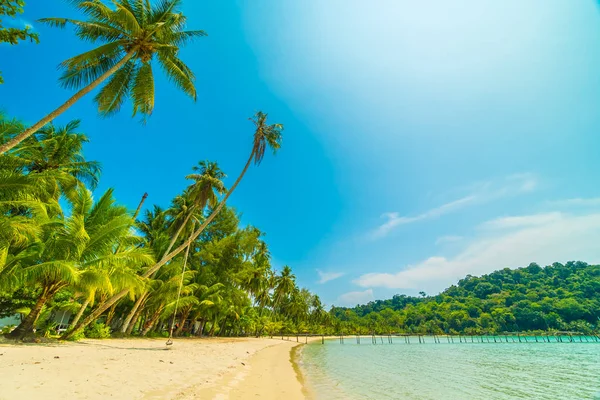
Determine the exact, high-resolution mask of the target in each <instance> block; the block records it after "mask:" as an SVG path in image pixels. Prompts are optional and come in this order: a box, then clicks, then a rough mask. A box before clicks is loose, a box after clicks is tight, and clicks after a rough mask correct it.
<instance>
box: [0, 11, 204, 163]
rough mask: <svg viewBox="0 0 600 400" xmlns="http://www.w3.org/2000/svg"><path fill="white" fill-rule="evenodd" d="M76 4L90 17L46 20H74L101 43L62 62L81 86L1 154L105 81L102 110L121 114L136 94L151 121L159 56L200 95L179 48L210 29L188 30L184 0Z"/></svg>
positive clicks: (171, 74) (136, 108)
mask: <svg viewBox="0 0 600 400" xmlns="http://www.w3.org/2000/svg"><path fill="white" fill-rule="evenodd" d="M72 4H73V5H74V6H75V7H76V8H77V9H78V10H79V11H81V12H82V13H83V14H85V15H86V17H87V20H85V21H83V20H75V19H69V18H44V19H41V20H40V22H43V23H46V24H48V25H50V26H53V27H59V28H64V27H65V26H67V25H73V26H74V28H75V34H76V35H77V37H79V38H80V39H82V40H85V41H87V42H90V43H94V44H96V43H99V44H100V46H98V47H96V48H94V49H93V50H90V51H87V52H85V53H83V54H79V55H77V56H75V57H72V58H69V59H68V60H65V61H63V62H62V63H61V64H60V68H61V69H63V71H64V72H63V74H62V76H61V77H60V81H61V83H62V85H63V86H64V87H66V88H68V89H79V90H78V91H77V93H75V94H74V95H73V96H72V97H71V98H69V99H68V100H67V101H66V102H65V103H64V104H62V105H61V106H60V107H58V108H57V109H55V110H54V111H52V112H51V113H50V114H48V115H46V116H45V117H44V118H42V119H41V120H40V121H38V122H37V123H35V124H34V125H32V126H31V127H29V128H27V129H25V130H23V131H22V132H21V133H19V134H17V135H16V136H14V137H12V138H11V139H10V140H8V141H6V142H4V143H3V144H2V145H1V146H0V154H3V153H5V152H7V151H8V150H10V149H12V148H13V147H15V146H16V145H17V144H19V143H20V142H22V141H23V140H24V139H26V138H28V137H29V136H31V135H32V134H34V133H35V132H37V131H38V130H39V129H40V128H42V127H43V126H44V125H46V124H47V123H49V122H51V121H52V120H54V119H55V118H56V117H57V116H59V115H60V114H62V113H63V112H65V111H66V110H67V109H69V107H71V106H72V105H73V104H75V103H76V102H77V101H78V100H79V99H81V98H82V97H83V96H85V95H86V94H88V93H90V92H91V91H92V90H94V89H95V88H96V87H98V86H99V85H101V84H102V83H104V82H106V84H105V85H104V86H103V87H102V89H101V90H100V91H99V92H98V94H97V95H96V97H95V98H94V100H95V102H96V103H97V105H98V111H99V113H100V115H102V116H109V115H112V114H114V113H116V112H117V111H119V110H120V108H121V106H122V105H123V103H124V101H125V100H126V99H127V98H131V101H132V103H133V114H134V115H135V114H137V113H140V114H142V116H143V118H144V120H145V118H147V117H148V116H149V115H150V114H152V110H153V109H154V73H153V69H152V64H153V61H157V63H158V65H160V67H161V68H162V70H163V71H164V72H165V74H166V75H167V77H168V78H169V80H171V82H172V83H173V84H174V85H175V86H177V87H178V88H179V89H181V90H183V91H184V92H185V93H186V94H187V95H188V96H190V97H192V98H193V99H194V100H195V99H196V89H195V87H194V79H195V77H194V74H193V73H192V71H191V70H190V68H189V67H188V66H187V65H185V63H184V62H183V61H182V60H181V59H179V49H180V47H182V46H184V45H186V44H187V43H189V42H190V41H192V40H193V39H195V38H198V37H202V36H205V35H206V33H205V32H203V31H198V30H196V31H185V30H184V28H185V25H186V17H185V16H184V15H183V14H182V13H181V12H179V11H178V10H179V8H180V6H181V0H162V1H158V2H155V4H154V5H153V4H151V3H150V1H147V0H113V1H112V7H110V6H108V5H106V4H104V2H103V1H102V0H88V1H84V0H73V1H72Z"/></svg>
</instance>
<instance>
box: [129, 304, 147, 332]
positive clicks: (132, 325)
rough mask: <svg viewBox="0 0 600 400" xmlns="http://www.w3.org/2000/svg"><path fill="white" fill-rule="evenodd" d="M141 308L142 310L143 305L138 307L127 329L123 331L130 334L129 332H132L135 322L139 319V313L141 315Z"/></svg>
mask: <svg viewBox="0 0 600 400" xmlns="http://www.w3.org/2000/svg"><path fill="white" fill-rule="evenodd" d="M142 310H143V306H140V307H138V310H137V312H136V313H135V314H134V315H133V318H132V319H131V322H130V323H129V326H128V327H127V330H126V331H125V333H126V334H128V335H131V332H133V329H134V328H135V324H137V322H138V320H139V319H140V315H142Z"/></svg>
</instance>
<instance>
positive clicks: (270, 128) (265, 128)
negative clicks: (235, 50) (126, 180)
mask: <svg viewBox="0 0 600 400" xmlns="http://www.w3.org/2000/svg"><path fill="white" fill-rule="evenodd" d="M250 120H251V121H252V122H253V123H254V126H255V130H254V138H253V143H252V151H251V152H250V157H249V158H248V161H247V162H246V165H245V166H244V169H243V170H242V172H241V173H240V175H239V176H238V178H237V179H236V181H235V182H234V183H233V185H232V186H231V188H230V189H229V190H228V191H227V194H225V197H223V200H221V202H219V204H218V205H217V206H216V207H215V208H214V209H213V211H212V213H211V214H210V215H209V216H208V217H207V218H206V219H205V220H204V222H202V224H201V225H200V227H199V228H198V229H197V230H196V231H195V232H194V233H193V234H191V235H190V237H189V238H188V239H187V240H186V241H185V242H184V243H182V244H181V245H179V246H178V247H177V248H176V249H175V250H173V251H171V252H170V253H168V254H166V255H164V256H163V257H162V258H161V260H160V261H159V262H157V263H156V264H154V265H153V266H152V267H150V268H149V269H148V270H147V271H146V272H145V273H144V274H143V277H145V278H147V277H149V276H151V275H152V274H154V273H155V272H156V271H158V270H159V269H160V267H162V266H163V265H165V264H166V263H168V262H169V261H170V260H171V259H172V258H173V257H175V256H176V255H178V254H179V253H181V252H182V251H183V250H185V248H186V247H187V246H188V245H189V244H190V243H192V242H193V241H194V240H196V238H197V237H198V236H200V234H201V233H202V232H203V231H204V230H205V229H206V227H207V226H208V224H210V222H211V221H212V220H213V219H214V218H215V217H216V216H217V214H218V213H219V212H220V211H221V209H222V208H223V207H224V206H225V203H226V202H227V200H228V199H229V197H230V196H231V194H232V193H233V192H234V190H235V189H236V187H237V186H238V185H239V184H240V182H241V180H242V178H243V177H244V175H245V174H246V171H247V170H248V168H249V167H250V165H251V164H252V162H253V161H254V163H255V165H260V163H261V161H262V160H263V157H264V154H265V150H266V148H267V147H270V148H271V150H272V151H273V153H276V152H277V150H279V148H280V147H281V131H282V130H283V125H281V124H271V125H269V124H267V114H265V113H263V112H261V111H259V112H257V113H256V114H255V115H254V117H253V118H251V119H250ZM126 294H127V291H124V290H123V291H121V292H120V293H117V294H116V295H114V296H112V297H111V298H110V299H109V300H107V301H106V302H105V303H104V305H103V306H102V307H99V308H98V309H96V311H94V312H92V313H91V314H90V315H89V316H88V317H87V318H85V319H84V320H83V321H81V322H80V323H79V324H78V325H77V326H75V327H73V329H72V330H70V331H68V332H66V333H65V334H64V335H63V336H62V339H69V338H71V337H73V335H74V334H75V333H76V332H78V331H79V330H81V329H83V328H84V327H85V326H87V325H88V324H90V323H91V322H92V321H94V320H96V319H97V318H98V317H99V316H100V315H101V314H102V313H103V312H104V311H105V310H106V309H107V308H108V307H110V306H112V305H113V304H114V303H116V302H117V301H119V300H120V299H121V298H122V297H123V296H125V295H126Z"/></svg>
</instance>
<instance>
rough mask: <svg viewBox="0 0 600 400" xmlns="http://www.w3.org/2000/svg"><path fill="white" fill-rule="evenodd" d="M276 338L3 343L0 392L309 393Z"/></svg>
mask: <svg viewBox="0 0 600 400" xmlns="http://www.w3.org/2000/svg"><path fill="white" fill-rule="evenodd" d="M296 345H298V343H296V342H295V341H282V340H276V339H246V338H243V339H177V340H175V343H174V345H173V346H169V347H168V349H167V346H165V340H164V339H110V340H83V341H81V342H74V343H61V344H19V345H12V344H2V345H0V377H2V378H1V381H2V384H1V385H0V399H1V400H8V399H15V398H21V399H33V398H42V397H43V398H45V399H62V400H66V399H107V398H113V399H200V398H201V399H248V398H260V399H281V398H285V399H286V400H294V399H304V398H306V397H307V394H306V393H305V392H303V388H302V385H301V383H300V381H299V378H298V376H297V374H296V371H295V370H294V367H293V365H292V362H291V360H290V351H291V349H292V348H293V347H294V346H296Z"/></svg>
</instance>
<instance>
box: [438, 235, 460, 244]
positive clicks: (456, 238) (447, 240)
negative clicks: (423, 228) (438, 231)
mask: <svg viewBox="0 0 600 400" xmlns="http://www.w3.org/2000/svg"><path fill="white" fill-rule="evenodd" d="M462 239H463V237H462V236H456V235H447V236H442V237H439V238H437V240H436V241H435V244H436V245H439V244H445V243H454V242H460V241H461V240H462Z"/></svg>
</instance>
